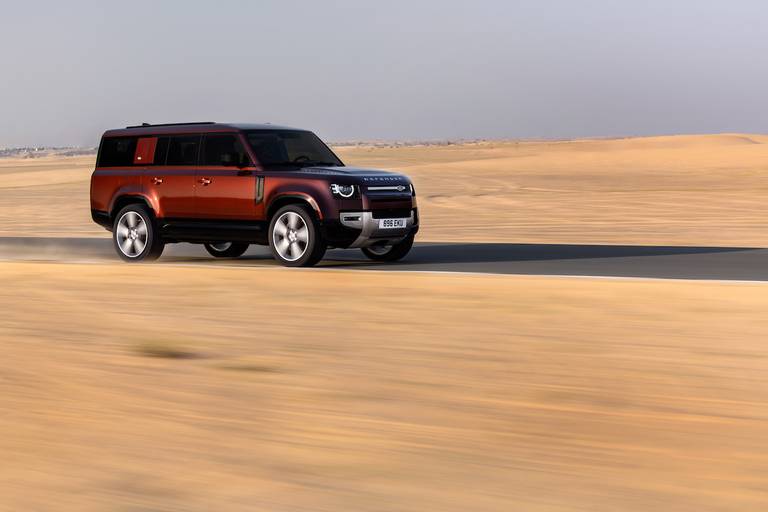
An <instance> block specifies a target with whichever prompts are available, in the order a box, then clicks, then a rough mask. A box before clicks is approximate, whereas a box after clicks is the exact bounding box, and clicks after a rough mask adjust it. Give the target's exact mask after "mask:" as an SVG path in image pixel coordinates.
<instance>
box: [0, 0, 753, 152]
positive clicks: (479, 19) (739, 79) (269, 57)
mask: <svg viewBox="0 0 768 512" xmlns="http://www.w3.org/2000/svg"><path fill="white" fill-rule="evenodd" d="M0 56H1V57H2V61H1V62H2V68H0V69H2V71H0V73H1V74H0V146H12V145H24V144H48V145H52V144H62V145H63V144H72V145H89V146H93V145H96V144H97V143H98V138H99V136H100V134H101V132H102V131H103V130H105V129H107V128H111V127H119V126H125V125H127V124H135V123H141V122H142V121H147V122H175V121H189V120H214V121H248V122H266V121H270V122H274V123H282V124H289V125H294V126H301V127H307V128H311V129H313V130H315V131H317V132H318V134H320V136H321V137H323V138H325V139H331V140H342V139H343V140H348V139H371V138H381V139H409V138H421V139H438V138H458V137H462V138H478V137H493V138H500V137H575V136H602V135H643V134H661V133H681V132H687V133H694V132H696V133H698V132H725V131H728V132H731V131H738V132H763V133H764V132H766V131H768V129H767V126H768V115H766V112H768V60H767V59H766V57H768V2H767V1H765V0H721V1H706V0H663V1H661V0H660V1H647V0H646V1H629V0H626V1H623V0H602V1H601V0H560V1H557V0H528V1H514V0H473V1H466V2H464V1H451V0H441V1H438V0H435V1H433V0H423V1H420V0H410V1H398V0H394V1H393V0H387V1H383V0H379V1H364V0H357V1H353V0H350V1H328V0H326V1H290V0H276V1H267V0H263V1H258V0H250V1H246V0H243V1H235V0H232V1H228V0H207V1H205V2H200V1H195V0H187V1H174V0H167V1H160V0H155V1H141V0H123V1H120V2H113V1H108V0H101V1H88V2H86V1H55V2H41V1H34V0H25V1H13V0H2V1H1V2H0Z"/></svg>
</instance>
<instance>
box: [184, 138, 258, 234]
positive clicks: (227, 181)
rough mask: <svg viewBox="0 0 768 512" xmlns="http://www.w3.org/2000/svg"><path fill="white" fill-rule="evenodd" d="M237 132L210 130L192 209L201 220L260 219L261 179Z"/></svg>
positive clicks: (205, 143) (201, 160) (206, 139)
mask: <svg viewBox="0 0 768 512" xmlns="http://www.w3.org/2000/svg"><path fill="white" fill-rule="evenodd" d="M244 148H245V146H244V145H243V142H242V140H241V138H240V135H239V134H238V133H210V134H207V135H205V137H204V138H203V150H202V156H201V159H200V167H199V168H198V171H197V182H196V184H195V208H196V210H197V217H198V218H201V219H220V220H245V221H255V220H261V219H262V218H263V215H264V205H263V203H262V201H261V200H260V198H261V191H262V190H263V185H262V180H263V178H262V177H260V176H259V175H258V173H257V170H256V167H255V166H254V165H253V162H251V161H250V157H249V156H248V154H247V152H246V151H245V149H244Z"/></svg>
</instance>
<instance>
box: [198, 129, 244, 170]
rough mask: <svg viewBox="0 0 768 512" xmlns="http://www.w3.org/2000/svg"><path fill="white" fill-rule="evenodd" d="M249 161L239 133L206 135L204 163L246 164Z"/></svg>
mask: <svg viewBox="0 0 768 512" xmlns="http://www.w3.org/2000/svg"><path fill="white" fill-rule="evenodd" d="M248 161H249V159H248V158H247V154H246V152H245V149H244V148H243V145H242V144H241V143H240V138H239V137H238V136H237V135H234V134H226V135H206V136H205V142H204V143H203V159H202V165H223V166H230V165H232V166H234V165H246V164H247V163H248Z"/></svg>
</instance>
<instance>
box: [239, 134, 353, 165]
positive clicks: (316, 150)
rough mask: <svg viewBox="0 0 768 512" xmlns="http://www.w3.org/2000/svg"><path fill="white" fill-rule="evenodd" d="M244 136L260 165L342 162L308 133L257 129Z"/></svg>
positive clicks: (329, 163)
mask: <svg viewBox="0 0 768 512" xmlns="http://www.w3.org/2000/svg"><path fill="white" fill-rule="evenodd" d="M247 136H248V143H249V144H250V145H251V148H252V149H253V152H254V153H255V154H256V158H258V159H259V162H260V163H261V164H262V165H344V164H342V163H341V161H340V160H339V159H338V158H336V155H334V154H333V152H332V151H331V150H330V149H329V148H328V146H326V145H325V144H324V143H323V141H321V140H320V139H319V138H318V137H317V135H315V134H314V133H312V132H307V131H299V130H258V131H251V132H248V134H247Z"/></svg>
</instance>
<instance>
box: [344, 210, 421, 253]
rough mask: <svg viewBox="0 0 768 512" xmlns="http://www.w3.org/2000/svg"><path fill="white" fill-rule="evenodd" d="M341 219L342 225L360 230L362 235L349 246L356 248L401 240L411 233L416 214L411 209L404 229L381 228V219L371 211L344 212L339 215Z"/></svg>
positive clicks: (388, 243)
mask: <svg viewBox="0 0 768 512" xmlns="http://www.w3.org/2000/svg"><path fill="white" fill-rule="evenodd" d="M339 221H340V222H341V224H342V226H346V227H348V228H353V229H359V230H360V235H359V236H358V237H357V238H356V239H355V241H354V242H352V245H350V246H349V247H350V248H355V247H367V246H369V245H373V244H377V243H382V242H387V245H390V244H395V243H397V242H399V241H401V240H402V239H403V238H405V237H406V236H407V235H408V233H410V231H411V228H412V227H413V225H414V216H413V210H411V216H410V218H408V219H406V221H405V228H403V229H379V219H374V218H373V213H371V212H344V213H342V214H341V215H340V216H339Z"/></svg>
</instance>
